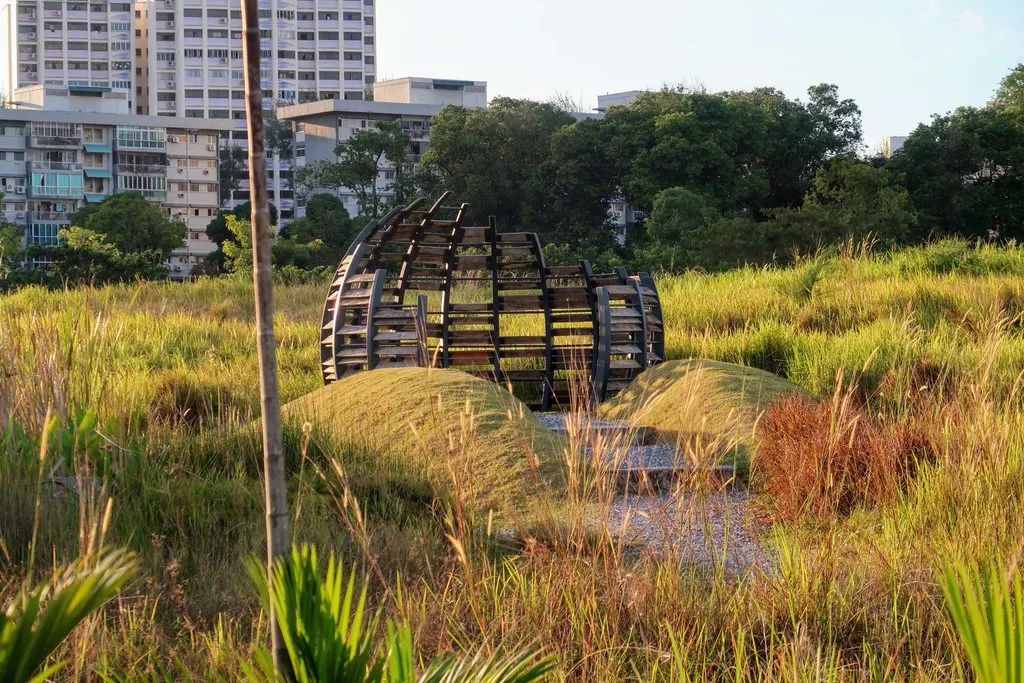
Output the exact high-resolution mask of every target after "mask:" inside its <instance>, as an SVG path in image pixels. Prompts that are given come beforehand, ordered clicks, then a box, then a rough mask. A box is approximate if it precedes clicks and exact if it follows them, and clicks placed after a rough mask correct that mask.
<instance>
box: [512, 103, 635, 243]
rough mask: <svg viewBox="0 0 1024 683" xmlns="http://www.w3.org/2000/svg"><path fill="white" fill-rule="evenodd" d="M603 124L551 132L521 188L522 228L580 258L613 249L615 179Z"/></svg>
mask: <svg viewBox="0 0 1024 683" xmlns="http://www.w3.org/2000/svg"><path fill="white" fill-rule="evenodd" d="M607 145H608V141H607V136H606V135H605V129H604V128H602V127H601V126H600V124H599V122H597V121H580V122H577V123H573V124H571V125H568V126H563V127H562V128H560V129H558V130H557V131H555V133H554V134H553V135H552V136H551V142H550V147H549V151H548V154H547V159H546V160H545V161H543V162H542V163H541V164H540V165H538V166H537V167H536V168H535V169H534V172H533V173H532V174H531V176H530V178H529V179H528V180H527V182H526V186H525V188H524V195H525V196H524V200H523V221H522V222H523V228H524V229H526V230H530V231H534V232H537V233H538V234H540V236H541V237H542V239H543V241H544V243H545V244H559V245H564V246H566V247H567V248H568V249H569V253H571V254H574V255H575V256H576V258H575V259H573V260H579V258H589V257H593V256H595V255H597V254H599V253H603V252H607V251H610V250H614V248H615V246H616V244H615V240H614V236H613V234H612V230H611V226H610V225H609V203H610V201H611V199H612V198H613V197H614V196H615V195H616V194H617V192H618V183H617V180H616V178H615V175H614V172H613V169H612V166H611V164H610V163H609V161H608V148H607Z"/></svg>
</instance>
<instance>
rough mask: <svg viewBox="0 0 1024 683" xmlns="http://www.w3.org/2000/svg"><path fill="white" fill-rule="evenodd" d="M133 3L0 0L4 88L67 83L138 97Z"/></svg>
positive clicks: (10, 90)
mask: <svg viewBox="0 0 1024 683" xmlns="http://www.w3.org/2000/svg"><path fill="white" fill-rule="evenodd" d="M132 31H133V26H132V3H131V2H109V1H108V0H74V1H66V0H0V53H2V57H0V91H2V92H3V94H4V95H5V96H6V97H8V98H11V97H12V96H13V94H14V92H15V91H16V90H17V89H18V88H23V87H26V86H31V85H63V86H69V87H73V88H76V89H79V90H84V91H87V90H89V89H97V88H100V89H102V88H106V89H111V90H114V91H121V92H125V93H128V96H129V99H131V98H132V97H133V90H132V80H133V77H134V76H133V74H134V56H133V55H134V48H135V45H134V43H133V38H132Z"/></svg>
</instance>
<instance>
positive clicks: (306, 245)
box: [223, 215, 321, 274]
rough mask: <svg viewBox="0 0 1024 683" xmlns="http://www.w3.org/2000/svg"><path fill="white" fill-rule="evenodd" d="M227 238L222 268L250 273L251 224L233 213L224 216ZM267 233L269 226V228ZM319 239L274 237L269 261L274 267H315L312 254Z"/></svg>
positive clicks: (316, 248)
mask: <svg viewBox="0 0 1024 683" xmlns="http://www.w3.org/2000/svg"><path fill="white" fill-rule="evenodd" d="M227 226H228V229H229V230H230V231H231V235H232V236H231V239H229V240H227V241H225V242H224V245H223V251H224V269H225V270H226V271H227V272H229V273H249V274H251V273H252V264H253V261H252V226H251V224H250V223H249V221H248V220H245V219H243V218H238V217H236V216H233V215H229V216H228V217H227ZM271 232H272V234H271V237H275V236H276V235H274V234H273V228H271ZM320 246H321V242H320V241H319V240H312V241H310V242H300V241H299V240H297V239H295V238H294V237H278V238H277V239H274V241H273V244H272V246H271V262H272V264H273V266H274V267H275V268H277V267H283V266H295V267H297V268H302V269H308V268H312V267H315V266H316V265H317V264H316V263H315V254H316V252H317V251H318V250H319V249H320Z"/></svg>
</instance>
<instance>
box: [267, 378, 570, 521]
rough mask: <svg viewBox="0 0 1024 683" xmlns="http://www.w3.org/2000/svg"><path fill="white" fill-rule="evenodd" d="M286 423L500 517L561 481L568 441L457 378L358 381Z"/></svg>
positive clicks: (480, 386) (513, 404)
mask: <svg viewBox="0 0 1024 683" xmlns="http://www.w3.org/2000/svg"><path fill="white" fill-rule="evenodd" d="M284 415H285V420H286V422H287V423H289V424H290V425H292V426H295V425H299V424H301V423H303V422H309V423H311V424H312V425H313V429H314V433H315V435H316V436H315V438H317V439H322V440H326V441H327V442H328V443H327V445H328V447H331V448H334V449H338V450H340V451H347V452H350V453H351V452H352V451H359V452H362V453H365V454H366V455H367V456H368V457H371V458H373V459H374V462H372V463H371V466H373V467H379V468H392V469H398V470H402V469H408V470H410V471H412V472H419V473H422V474H423V475H425V476H426V477H427V478H428V479H429V480H430V482H431V483H432V484H433V485H434V487H435V489H437V490H438V491H442V492H448V493H450V492H452V491H453V490H455V489H454V487H456V486H457V487H458V490H459V491H461V492H463V494H466V493H468V496H469V498H470V499H472V500H473V501H474V502H475V503H476V504H477V506H478V509H483V510H494V511H496V512H497V513H499V514H504V513H509V512H513V511H518V510H523V509H525V508H527V507H528V506H529V503H530V501H531V499H533V498H535V497H536V496H537V495H538V494H540V493H542V492H543V491H546V490H550V489H551V488H552V487H556V486H557V484H558V482H559V480H560V477H559V473H560V471H561V468H560V466H559V462H560V460H561V459H562V451H563V449H564V448H565V443H564V441H563V440H562V439H561V438H560V437H558V436H555V435H554V434H552V433H551V432H550V431H548V430H547V429H545V428H544V427H543V425H541V424H540V423H539V422H538V421H537V420H536V418H535V417H534V416H533V414H532V413H531V412H530V410H529V409H528V408H526V406H525V405H523V403H521V402H520V401H519V400H517V399H516V398H514V397H513V396H512V395H511V394H509V393H508V392H507V391H506V390H505V389H503V388H502V387H500V386H498V385H496V384H493V383H492V382H488V381H486V380H483V379H479V378H476V377H473V376H471V375H468V374H466V373H464V372H460V371H457V370H441V369H428V368H400V369H382V370H374V371H372V372H361V373H359V374H356V375H353V376H351V377H348V378H345V379H343V380H341V381H339V382H335V383H333V384H330V385H328V386H325V387H323V388H322V389H318V390H316V391H314V392H312V393H310V394H308V395H306V396H303V397H302V398H299V399H297V400H295V401H292V402H291V403H289V404H288V405H287V406H285V408H284ZM538 473H540V476H539V477H538Z"/></svg>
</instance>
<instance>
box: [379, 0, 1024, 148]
mask: <svg viewBox="0 0 1024 683" xmlns="http://www.w3.org/2000/svg"><path fill="white" fill-rule="evenodd" d="M377 15H378V19H377V25H378V26H377V30H378V55H379V56H378V58H377V63H378V78H380V79H384V78H395V77H399V76H432V77H447V78H465V79H476V80H486V81H488V94H489V95H490V96H491V97H494V96H496V95H512V96H517V97H529V98H533V99H540V100H546V99H548V98H550V97H551V96H553V95H554V94H555V93H565V94H568V95H570V96H572V97H573V98H574V99H575V100H577V101H580V102H582V103H583V104H584V105H585V106H586V107H588V108H589V107H593V106H594V105H596V102H597V95H598V94H601V93H605V92H615V91H620V90H632V89H641V88H657V87H660V86H661V85H663V84H666V83H669V84H676V83H689V84H693V83H700V84H703V85H704V86H705V87H707V88H708V89H709V90H723V89H742V88H751V87H755V86H760V85H771V86H775V87H777V88H779V89H780V90H782V91H783V92H785V93H786V94H787V95H789V96H790V97H801V96H803V95H804V93H805V91H806V89H807V86H809V85H811V84H813V83H820V82H831V83H836V84H837V85H838V86H839V90H840V93H841V94H842V95H843V96H845V97H852V98H854V99H855V100H856V101H857V103H858V104H859V105H860V108H861V110H862V111H863V115H864V139H865V142H866V143H867V145H868V147H869V148H874V147H877V145H878V142H879V141H880V140H881V138H882V137H883V136H885V135H898V134H903V133H906V132H909V131H910V130H911V129H913V127H914V126H916V125H917V123H919V122H921V121H926V120H927V119H928V118H929V117H930V116H931V114H932V113H935V112H945V111H947V110H950V109H952V108H954V107H956V106H959V105H962V104H972V105H981V104H984V103H985V102H986V101H987V100H988V98H989V97H990V95H991V94H992V91H993V89H994V88H995V86H996V84H997V83H998V81H999V79H1000V78H1002V76H1003V75H1004V74H1005V73H1006V71H1007V70H1008V69H1009V68H1010V67H1012V66H1013V65H1015V64H1017V63H1018V62H1022V61H1024V0H983V1H978V2H966V1H963V0H961V1H959V2H958V1H954V0H888V1H887V2H881V1H877V0H841V1H835V0H818V1H815V0H774V1H772V0H747V1H740V0H701V1H695V0H674V1H673V0H617V1H615V2H613V1H611V0H557V1H556V0H549V1H547V2H545V1H543V0H377Z"/></svg>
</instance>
